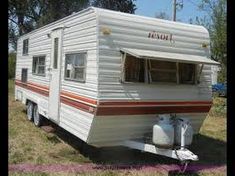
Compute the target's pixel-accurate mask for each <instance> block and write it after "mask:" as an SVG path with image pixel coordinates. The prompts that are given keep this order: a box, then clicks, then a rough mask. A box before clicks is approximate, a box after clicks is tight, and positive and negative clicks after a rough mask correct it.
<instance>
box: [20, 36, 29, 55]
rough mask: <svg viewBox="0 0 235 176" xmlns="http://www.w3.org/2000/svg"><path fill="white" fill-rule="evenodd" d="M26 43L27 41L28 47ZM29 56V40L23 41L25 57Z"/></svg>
mask: <svg viewBox="0 0 235 176" xmlns="http://www.w3.org/2000/svg"><path fill="white" fill-rule="evenodd" d="M25 41H27V45H26V44H25ZM26 46H27V47H26ZM25 47H26V48H27V52H26V51H25V50H26V49H25ZM28 54H29V38H27V39H24V40H23V52H22V55H23V56H27V55H28Z"/></svg>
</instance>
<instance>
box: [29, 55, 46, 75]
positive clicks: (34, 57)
mask: <svg viewBox="0 0 235 176" xmlns="http://www.w3.org/2000/svg"><path fill="white" fill-rule="evenodd" d="M40 57H43V58H44V65H37V63H39V58H40ZM36 58H37V63H36V69H35V70H36V73H35V72H34V59H36ZM39 66H40V67H42V66H44V73H43V74H41V73H38V67H39ZM32 75H36V76H43V77H45V76H46V55H37V56H33V59H32Z"/></svg>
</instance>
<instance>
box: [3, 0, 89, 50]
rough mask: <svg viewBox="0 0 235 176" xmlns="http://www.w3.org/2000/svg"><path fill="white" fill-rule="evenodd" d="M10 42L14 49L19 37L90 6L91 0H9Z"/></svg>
mask: <svg viewBox="0 0 235 176" xmlns="http://www.w3.org/2000/svg"><path fill="white" fill-rule="evenodd" d="M8 2H9V5H8V40H9V43H10V44H11V45H12V47H13V48H14V49H16V41H17V39H18V37H19V36H21V35H23V34H25V33H28V32H30V31H32V30H33V29H36V28H38V27H41V26H44V25H46V24H48V23H51V22H53V21H56V20H58V19H61V18H63V17H65V16H68V15H70V14H71V13H72V12H76V11H79V10H81V9H83V8H86V7H87V6H88V5H89V0H67V1H64V0H30V1H29V0H9V1H8Z"/></svg>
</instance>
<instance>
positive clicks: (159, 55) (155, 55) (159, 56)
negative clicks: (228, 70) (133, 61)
mask: <svg viewBox="0 0 235 176" xmlns="http://www.w3.org/2000/svg"><path fill="white" fill-rule="evenodd" d="M121 51H122V52H124V53H127V54H129V55H132V56H134V57H137V58H142V59H153V60H162V61H169V62H179V63H192V64H208V65H219V63H218V62H216V61H213V60H211V59H208V58H207V57H205V56H196V55H188V54H178V53H167V52H161V51H151V50H140V49H132V48H122V49H121Z"/></svg>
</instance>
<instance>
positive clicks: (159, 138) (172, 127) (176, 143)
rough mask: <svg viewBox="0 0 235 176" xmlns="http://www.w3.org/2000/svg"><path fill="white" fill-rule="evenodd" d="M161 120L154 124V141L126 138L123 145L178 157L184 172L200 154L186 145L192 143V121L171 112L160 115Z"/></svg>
mask: <svg viewBox="0 0 235 176" xmlns="http://www.w3.org/2000/svg"><path fill="white" fill-rule="evenodd" d="M159 117H160V120H159V122H158V123H157V124H155V125H154V126H153V133H152V136H151V137H150V138H151V139H152V141H148V142H147V143H146V140H145V139H144V140H143V139H135V140H126V141H124V142H123V143H122V144H121V145H122V146H125V147H129V148H132V149H137V150H140V151H143V152H149V153H153V154H157V155H162V156H167V157H170V158H173V159H177V160H179V161H180V162H181V164H182V165H183V167H182V168H181V171H182V172H184V171H185V170H186V168H187V165H188V163H189V162H190V161H197V160H199V159H198V156H197V155H195V154H194V153H192V152H191V151H190V150H188V149H187V148H186V147H187V146H189V145H190V144H191V143H192V137H193V129H192V127H191V124H190V121H189V120H187V119H186V118H180V117H177V118H176V117H175V116H173V117H172V116H171V115H169V114H164V115H159Z"/></svg>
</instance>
